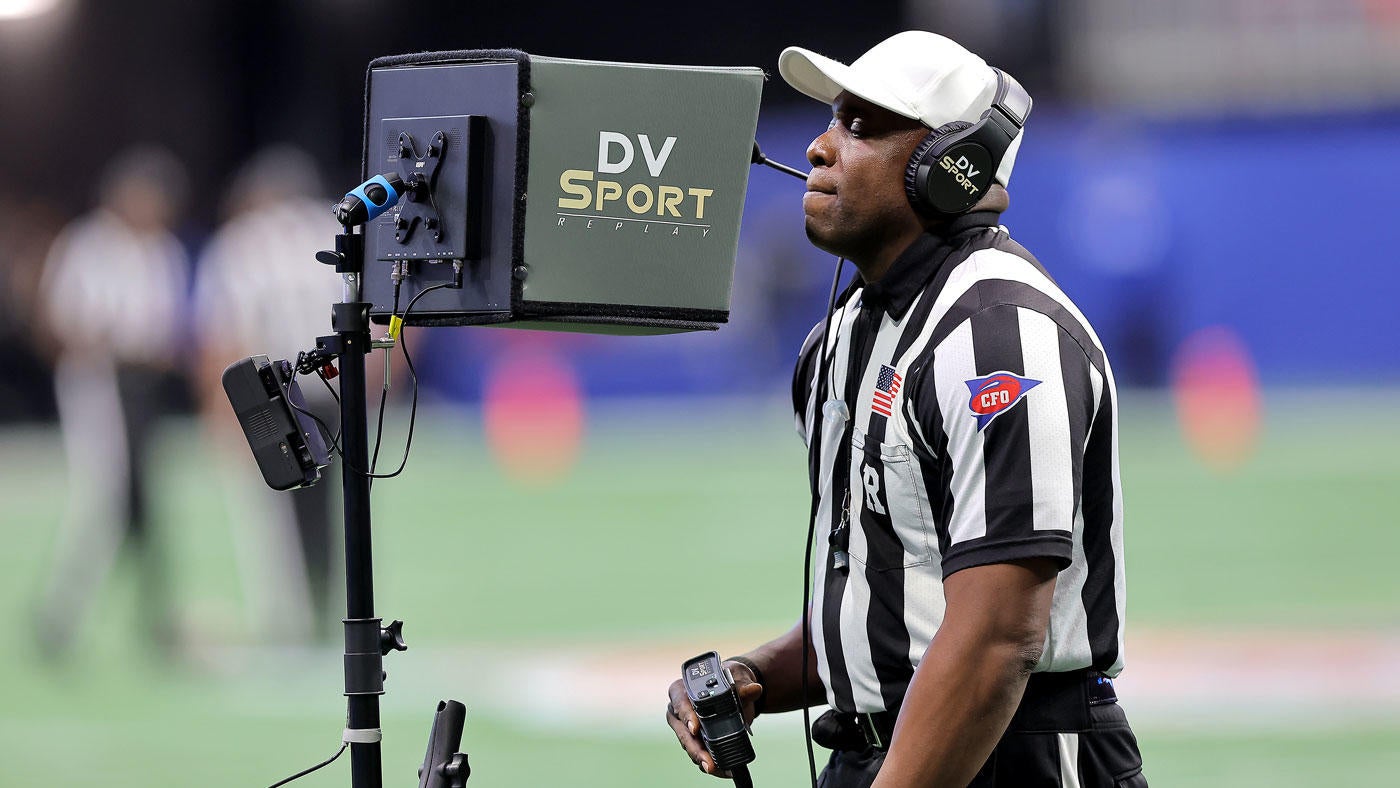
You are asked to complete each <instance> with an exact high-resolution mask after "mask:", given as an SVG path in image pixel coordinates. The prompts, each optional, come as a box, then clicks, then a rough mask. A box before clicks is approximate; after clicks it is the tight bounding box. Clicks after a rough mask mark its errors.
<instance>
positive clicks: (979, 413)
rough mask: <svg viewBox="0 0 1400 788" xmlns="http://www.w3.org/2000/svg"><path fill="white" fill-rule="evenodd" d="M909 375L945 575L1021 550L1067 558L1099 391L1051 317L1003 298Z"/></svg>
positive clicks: (1081, 354) (1022, 555)
mask: <svg viewBox="0 0 1400 788" xmlns="http://www.w3.org/2000/svg"><path fill="white" fill-rule="evenodd" d="M915 373H916V374H915V375H914V376H911V377H914V381H913V385H912V386H911V395H912V396H911V397H910V400H909V405H908V407H909V408H911V409H912V413H910V414H909V416H910V417H911V418H912V419H914V421H915V422H916V424H917V426H918V429H919V432H920V433H921V435H922V437H923V440H924V442H925V444H926V445H925V446H924V447H923V448H924V450H925V451H926V452H927V453H928V455H929V456H930V457H932V458H933V460H934V463H935V467H936V468H937V469H938V470H937V472H936V474H935V480H934V484H932V485H930V487H931V488H932V489H930V490H929V497H930V502H931V504H932V507H933V512H934V513H935V523H936V527H937V531H938V541H939V547H940V552H941V554H942V557H943V559H942V560H943V575H944V577H947V576H948V575H951V574H952V573H954V572H957V571H959V570H961V569H967V568H969V567H973V566H980V565H984V564H993V563H1005V562H1008V561H1014V560H1020V559H1028V558H1049V559H1052V560H1053V561H1054V562H1055V563H1056V564H1057V565H1058V566H1059V568H1060V569H1064V568H1065V567H1067V566H1069V564H1070V562H1071V560H1072V558H1073V554H1074V532H1075V529H1076V528H1077V527H1080V526H1079V522H1080V518H1079V505H1080V498H1081V489H1082V475H1083V466H1084V449H1085V436H1086V435H1087V433H1088V426H1089V422H1090V420H1091V418H1092V414H1093V413H1094V411H1095V400H1096V399H1097V397H1098V396H1099V394H1098V393H1097V392H1099V391H1101V390H1102V384H1101V383H1100V384H1099V385H1097V386H1096V385H1095V383H1094V381H1095V379H1096V378H1095V376H1096V375H1098V372H1097V371H1096V370H1094V368H1093V366H1092V365H1091V363H1090V361H1089V357H1088V356H1087V355H1086V354H1085V351H1084V349H1083V348H1081V347H1080V345H1079V344H1078V343H1077V342H1076V341H1075V340H1074V339H1073V338H1072V337H1071V336H1070V334H1069V333H1068V332H1066V331H1065V330H1064V329H1063V328H1062V327H1060V326H1059V325H1058V324H1057V323H1056V322H1055V321H1054V320H1053V319H1051V318H1050V317H1048V316H1046V315H1044V314H1042V313H1040V312H1037V311H1035V310H1033V309H1028V308H1025V307H1020V306H1015V305H1010V304H1001V305H996V306H991V307H988V308H986V309H983V310H982V311H979V312H977V313H975V314H974V315H972V316H971V317H969V318H968V319H967V320H965V321H963V322H962V324H960V325H959V326H958V327H957V328H955V329H954V330H953V331H952V332H951V333H950V334H949V335H948V336H947V338H946V339H944V340H943V342H941V343H940V344H939V345H938V346H937V347H936V348H935V349H934V351H933V354H932V357H931V358H930V359H929V360H928V361H927V362H926V363H924V364H923V365H922V367H921V368H919V369H917V370H916V371H915ZM1097 379H1098V380H1100V381H1101V380H1102V377H1101V376H1099V377H1098V378H1097Z"/></svg>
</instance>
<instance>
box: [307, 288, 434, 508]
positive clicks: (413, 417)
mask: <svg viewBox="0 0 1400 788" xmlns="http://www.w3.org/2000/svg"><path fill="white" fill-rule="evenodd" d="M448 287H460V285H458V284H457V283H456V282H444V283H442V284H438V285H433V286H432V287H425V288H423V289H422V290H420V291H418V294H417V295H415V296H413V298H410V299H409V300H408V306H406V307H404V310H403V315H402V318H401V319H402V320H404V321H407V319H408V314H409V312H411V311H413V305H414V304H415V303H417V301H418V299H420V298H422V297H423V296H425V295H427V294H428V293H430V292H432V291H434V290H442V289H444V288H448ZM404 337H405V334H404V333H402V331H401V332H400V334H399V339H398V342H399V345H400V347H401V348H402V349H403V358H404V361H405V362H406V363H407V364H408V374H409V378H410V379H411V380H412V386H413V396H412V402H411V405H410V406H409V415H408V437H407V438H406V439H405V440H404V447H403V458H402V459H401V460H400V461H399V467H398V468H395V469H394V470H393V472H391V473H374V469H373V466H372V465H371V468H370V470H369V471H365V470H362V469H360V468H356V467H355V466H354V465H352V464H351V463H350V461H349V460H348V459H346V457H345V452H344V451H343V450H342V449H341V447H340V445H339V442H338V438H339V432H337V433H336V436H335V437H333V438H332V439H331V447H332V448H333V449H334V450H335V453H336V454H337V455H338V456H339V457H340V459H341V461H343V462H344V463H345V464H346V467H348V468H350V470H351V471H353V472H355V473H358V474H360V475H362V476H368V477H369V478H370V480H371V481H373V480H374V479H392V478H394V477H395V476H398V475H399V474H401V473H403V469H404V467H405V466H407V465H408V454H409V451H410V450H411V449H412V448H413V428H414V425H415V424H416V423H417V420H418V371H417V370H416V369H414V367H413V359H412V358H411V357H410V356H409V354H408V344H407V343H406V342H404ZM304 355H305V353H303V354H301V355H299V356H298V357H297V366H298V367H300V366H301V358H302V356H304ZM316 374H317V376H318V377H321V382H322V383H325V385H326V387H327V388H331V385H330V383H329V382H328V381H327V380H326V379H325V377H324V376H321V374H320V372H319V371H317V373H316ZM290 390H291V378H288V380H287V383H286V384H285V385H284V386H283V394H284V395H285V396H286V398H287V402H288V404H290V405H291V406H292V408H294V409H295V410H296V411H297V412H298V413H305V414H306V415H307V416H310V417H311V418H312V419H314V420H315V421H316V423H317V424H319V425H321V427H322V428H323V429H324V430H325V431H326V432H327V433H328V434H329V433H330V427H328V426H326V423H325V422H324V421H322V420H321V418H320V417H319V416H317V415H316V414H314V413H312V412H311V411H309V410H306V409H305V408H302V407H300V406H298V405H296V404H295V403H292V398H291V394H290V393H289V392H290ZM331 394H332V395H334V394H335V390H334V389H333V388H332V389H331ZM335 399H336V405H337V407H339V405H340V397H338V396H337V397H336V398H335ZM383 414H384V407H383V402H382V398H381V403H380V426H381V429H382V426H383ZM378 442H379V441H378V436H376V439H375V443H376V446H377V444H378ZM377 452H378V449H377V448H376V457H377V456H378V454H377Z"/></svg>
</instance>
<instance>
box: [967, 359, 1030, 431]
mask: <svg viewBox="0 0 1400 788" xmlns="http://www.w3.org/2000/svg"><path fill="white" fill-rule="evenodd" d="M963 382H964V383H966V384H967V387H968V389H969V390H970V391H971V392H972V395H971V396H970V397H968V400H967V407H968V409H970V410H971V411H972V415H973V416H976V417H977V431H978V432H981V431H982V430H984V429H986V427H987V425H988V424H991V423H992V419H995V418H996V417H997V416H1000V415H1001V414H1003V413H1005V412H1007V411H1008V410H1011V406H1012V405H1015V404H1016V403H1018V402H1020V401H1021V398H1022V397H1024V396H1026V392H1028V391H1030V390H1031V389H1033V388H1035V387H1036V386H1039V385H1040V383H1041V381H1039V380H1032V379H1030V378H1023V377H1021V376H1019V375H1014V374H1012V373H1010V372H993V373H992V374H990V375H988V376H986V377H984V378H973V379H972V380H965V381H963Z"/></svg>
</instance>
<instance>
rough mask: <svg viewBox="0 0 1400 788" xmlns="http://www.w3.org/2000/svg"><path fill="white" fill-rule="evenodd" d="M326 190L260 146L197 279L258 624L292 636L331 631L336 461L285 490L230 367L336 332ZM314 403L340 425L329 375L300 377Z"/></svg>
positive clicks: (220, 446) (277, 152)
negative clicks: (252, 431)
mask: <svg viewBox="0 0 1400 788" xmlns="http://www.w3.org/2000/svg"><path fill="white" fill-rule="evenodd" d="M330 205H331V201H330V200H327V199H323V198H322V196H321V180H320V176H319V175H318V174H317V172H316V165H315V163H314V162H313V161H312V159H311V157H310V156H309V155H307V154H306V153H304V152H302V151H300V150H297V149H295V148H291V147H275V148H269V149H267V150H265V151H263V152H261V153H258V154H257V155H255V156H254V157H253V158H252V159H251V160H249V161H248V163H247V164H245V165H244V167H243V168H242V170H241V171H240V172H239V173H238V174H237V176H236V177H235V178H234V181H233V183H232V185H231V186H230V188H229V193H228V196H227V198H226V205H225V216H226V221H225V223H224V225H223V226H222V227H221V228H219V230H218V231H217V232H216V233H215V235H214V237H213V239H212V240H211V241H210V242H209V245H208V247H207V248H206V250H205V251H204V253H203V254H202V255H201V257H200V260H199V265H198V268H197V274H196V285H195V310H194V313H195V317H194V319H195V325H196V329H197V334H198V338H199V354H198V355H199V369H198V371H197V373H196V377H197V379H198V389H199V392H200V401H201V404H202V411H203V415H204V420H205V424H206V426H207V428H208V432H209V435H210V438H211V440H212V441H213V443H214V444H215V446H216V449H217V453H218V455H219V458H220V460H221V461H222V465H223V467H222V473H221V476H222V478H223V479H225V481H226V492H227V494H228V500H229V510H230V511H231V512H232V513H233V516H234V517H235V518H237V520H238V521H237V522H235V523H234V526H233V532H234V544H235V549H236V551H237V562H238V567H239V573H240V575H241V577H242V584H243V589H244V593H245V597H246V598H247V599H248V601H249V607H250V613H251V615H252V616H253V617H254V618H255V619H256V625H255V630H256V631H258V633H259V634H261V635H263V636H268V637H272V638H274V639H277V640H280V641H282V642H284V643H286V642H296V641H304V640H307V639H308V638H312V639H324V638H325V637H326V636H328V635H329V634H330V633H331V624H334V623H336V620H337V619H338V618H339V616H337V615H335V614H334V613H333V612H332V611H333V609H334V602H335V600H336V599H337V597H336V596H335V594H334V591H335V588H336V587H337V583H336V582H334V581H335V580H336V576H335V575H334V574H333V572H332V566H333V562H332V561H331V557H332V555H333V547H334V541H333V536H334V534H335V533H336V532H337V531H336V528H335V527H334V522H335V517H334V515H335V509H334V508H333V503H334V500H335V498H336V496H337V494H338V492H339V490H340V484H339V482H338V480H337V479H336V476H337V474H336V473H335V472H334V471H333V469H326V470H325V471H323V472H322V479H321V481H320V482H319V483H317V484H315V485H313V486H311V487H306V488H302V489H298V490H292V491H289V492H275V491H273V490H271V489H269V488H268V487H267V485H266V484H264V483H263V480H262V478H261V477H260V476H259V474H258V471H257V465H256V463H255V462H254V461H253V458H252V457H251V456H250V455H249V453H248V446H247V443H246V441H245V440H244V437H243V433H242V430H241V429H240V427H239V425H238V420H237V419H236V418H235V417H234V414H233V412H232V410H231V409H230V408H229V403H228V399H227V397H226V396H225V394H224V390H223V386H222V376H223V371H224V369H225V368H227V367H228V366H229V365H230V364H232V363H233V362H235V361H237V360H238V359H241V358H244V357H246V356H251V355H259V354H261V355H266V356H268V357H269V358H271V359H273V360H276V359H287V360H289V361H292V362H293V363H295V361H296V358H297V354H298V352H300V351H303V350H309V349H310V348H312V347H313V346H314V345H315V340H316V337H318V336H322V335H325V334H329V333H331V324H330V312H331V303H332V302H335V301H338V300H340V295H341V288H340V277H339V276H338V275H337V274H336V272H335V270H334V269H333V268H331V267H330V266H326V265H323V264H321V263H319V262H317V261H316V259H315V255H316V252H317V250H320V249H326V248H329V247H330V246H331V245H332V241H333V239H334V236H335V234H336V232H337V231H338V230H339V226H338V225H337V224H336V222H335V220H334V219H333V218H332V217H331V212H330ZM300 384H301V388H302V392H303V393H304V394H305V396H306V401H307V407H308V409H309V410H311V411H312V412H313V413H315V414H316V415H317V416H318V417H320V419H321V420H322V421H324V422H325V423H326V424H327V425H328V426H329V428H330V429H331V430H332V431H334V430H336V429H337V428H338V426H339V417H338V414H337V410H336V407H335V402H334V399H333V397H332V395H331V392H330V391H329V390H328V389H327V387H325V386H323V385H322V384H321V383H320V381H318V380H316V379H315V378H309V377H303V378H301V380H300Z"/></svg>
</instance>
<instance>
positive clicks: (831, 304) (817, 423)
mask: <svg viewBox="0 0 1400 788" xmlns="http://www.w3.org/2000/svg"><path fill="white" fill-rule="evenodd" d="M755 147H757V146H755ZM845 263H846V258H844V257H838V258H837V259H836V274H835V275H834V276H832V278H831V297H830V298H829V299H828V300H827V303H826V321H825V323H824V324H823V326H822V346H821V348H820V351H819V355H818V358H819V359H820V360H821V363H820V364H819V365H818V369H817V371H818V373H819V374H818V377H817V391H816V396H815V397H813V398H812V402H813V405H814V406H815V407H817V408H818V411H817V412H816V413H814V414H812V434H811V435H810V436H809V437H810V438H811V439H812V442H813V443H814V444H815V445H816V447H815V451H816V452H817V462H818V463H820V462H821V456H822V447H821V444H820V443H818V442H817V440H818V434H817V433H818V430H819V429H820V428H821V426H822V424H823V422H824V421H825V407H824V406H825V405H826V403H825V402H823V399H825V397H826V390H827V377H828V376H829V374H830V372H831V369H830V367H831V358H830V356H831V355H832V353H831V351H829V350H828V349H827V348H828V346H829V344H830V342H831V316H832V315H833V314H834V313H835V312H836V291H837V290H838V289H839V288H840V287H841V269H842V267H844V265H845ZM811 450H812V449H809V451H811ZM816 471H817V478H818V479H820V478H821V467H820V465H818V467H817V468H816ZM835 478H836V476H835V474H832V481H833V483H834V482H835ZM821 494H822V491H821V490H820V489H819V490H817V494H816V495H815V496H813V498H812V513H811V516H810V517H808V518H807V546H806V550H805V552H804V558H803V561H802V733H803V736H802V738H803V739H804V740H805V741H806V742H807V769H808V771H809V772H810V773H811V777H812V788H817V756H816V753H815V752H814V751H813V749H812V711H811V700H810V694H811V689H810V683H811V682H810V680H809V679H808V677H807V661H808V659H809V657H810V654H811V648H812V643H811V633H812V613H811V605H812V542H813V541H815V540H816V537H817V511H818V508H819V505H820V502H821ZM832 495H833V499H832V505H835V498H834V495H835V489H834V488H833V490H832Z"/></svg>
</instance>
